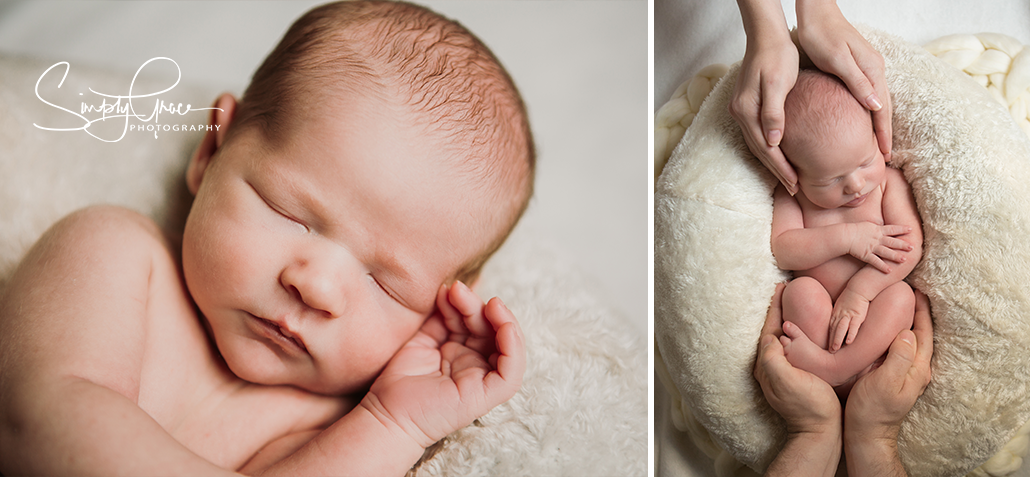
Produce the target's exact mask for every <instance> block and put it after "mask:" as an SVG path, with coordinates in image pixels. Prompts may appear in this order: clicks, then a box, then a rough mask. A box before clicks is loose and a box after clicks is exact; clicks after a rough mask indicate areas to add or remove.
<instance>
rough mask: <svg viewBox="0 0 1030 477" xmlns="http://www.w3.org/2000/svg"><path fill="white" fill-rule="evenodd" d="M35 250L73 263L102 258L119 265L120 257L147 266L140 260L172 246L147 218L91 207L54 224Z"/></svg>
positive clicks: (116, 209)
mask: <svg viewBox="0 0 1030 477" xmlns="http://www.w3.org/2000/svg"><path fill="white" fill-rule="evenodd" d="M36 249H43V251H47V252H49V254H50V255H53V254H57V255H59V256H63V257H65V258H67V259H70V260H72V261H78V260H79V259H81V260H90V259H92V260H97V259H101V260H103V262H104V263H106V264H108V265H114V262H122V261H123V260H119V257H122V258H124V259H125V260H124V262H125V263H134V264H149V261H140V260H139V259H140V258H141V257H148V256H152V255H154V254H158V255H164V254H166V253H168V252H170V251H171V244H170V243H169V241H168V240H167V238H166V237H165V236H164V234H163V233H162V232H161V229H160V227H158V226H157V224H156V223H154V221H153V220H151V219H150V218H149V217H147V216H145V215H143V214H140V213H139V212H136V211H133V210H130V209H126V208H124V207H119V206H114V205H93V206H89V207H86V208H83V209H79V210H77V211H75V212H72V213H71V214H68V215H66V216H65V217H64V218H62V219H61V220H59V221H58V222H57V223H55V224H54V225H53V226H52V227H51V228H50V230H48V231H47V232H46V233H45V234H44V235H43V236H42V237H41V238H40V240H39V242H37V244H36V246H35V247H34V250H36ZM36 251H37V252H38V250H36ZM52 258H53V257H52Z"/></svg>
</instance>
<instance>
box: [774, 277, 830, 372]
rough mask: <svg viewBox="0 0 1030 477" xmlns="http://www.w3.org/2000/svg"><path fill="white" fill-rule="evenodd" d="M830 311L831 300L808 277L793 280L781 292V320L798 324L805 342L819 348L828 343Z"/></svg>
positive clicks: (812, 279) (819, 286)
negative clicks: (805, 339)
mask: <svg viewBox="0 0 1030 477" xmlns="http://www.w3.org/2000/svg"><path fill="white" fill-rule="evenodd" d="M831 312H833V299H832V298H830V294H829V293H828V292H827V291H826V288H825V287H823V284H822V283H819V281H818V280H816V279H814V278H812V277H798V278H795V279H794V280H792V281H791V282H790V283H788V284H787V287H786V288H784V289H783V319H784V321H790V322H791V323H794V324H795V325H798V327H800V328H801V331H803V332H804V334H805V335H806V336H807V338H808V339H809V340H811V341H812V342H813V343H815V344H816V346H819V347H820V348H823V349H826V347H827V345H828V343H829V334H830V330H829V327H830V313H831ZM794 366H795V367H797V364H795V365H794Z"/></svg>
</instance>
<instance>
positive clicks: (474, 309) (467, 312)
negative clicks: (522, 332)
mask: <svg viewBox="0 0 1030 477" xmlns="http://www.w3.org/2000/svg"><path fill="white" fill-rule="evenodd" d="M447 300H448V302H449V303H450V305H452V306H453V307H454V309H455V310H457V312H458V313H460V314H461V315H462V317H463V325H462V326H463V328H465V329H467V330H468V332H469V333H470V334H471V335H472V336H475V337H489V336H493V335H494V327H492V326H490V323H488V322H487V321H486V319H485V318H484V317H483V300H481V299H480V298H479V296H478V295H476V294H475V293H474V292H473V291H472V290H470V289H469V287H467V286H466V285H465V284H464V283H461V282H454V285H452V286H451V289H450V291H449V292H448V293H447ZM452 331H454V329H452Z"/></svg>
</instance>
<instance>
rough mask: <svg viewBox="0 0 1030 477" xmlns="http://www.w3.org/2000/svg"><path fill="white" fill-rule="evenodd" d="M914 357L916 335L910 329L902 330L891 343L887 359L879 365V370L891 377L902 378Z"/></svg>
mask: <svg viewBox="0 0 1030 477" xmlns="http://www.w3.org/2000/svg"><path fill="white" fill-rule="evenodd" d="M915 359H916V335H915V333H913V332H912V330H903V331H902V332H901V333H898V336H897V337H896V338H894V342H893V343H891V347H890V349H889V350H888V352H887V359H885V360H884V361H883V365H881V366H880V372H885V373H887V374H888V375H889V376H890V377H892V378H895V377H896V378H900V379H904V376H905V375H906V374H908V370H909V369H910V368H911V367H912V363H913V362H915Z"/></svg>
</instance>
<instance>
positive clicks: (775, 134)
mask: <svg viewBox="0 0 1030 477" xmlns="http://www.w3.org/2000/svg"><path fill="white" fill-rule="evenodd" d="M768 136H769V137H768V138H767V140H768V141H769V146H771V147H776V146H779V145H780V139H782V138H783V132H782V131H780V130H779V129H773V130H772V131H769V133H768Z"/></svg>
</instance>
